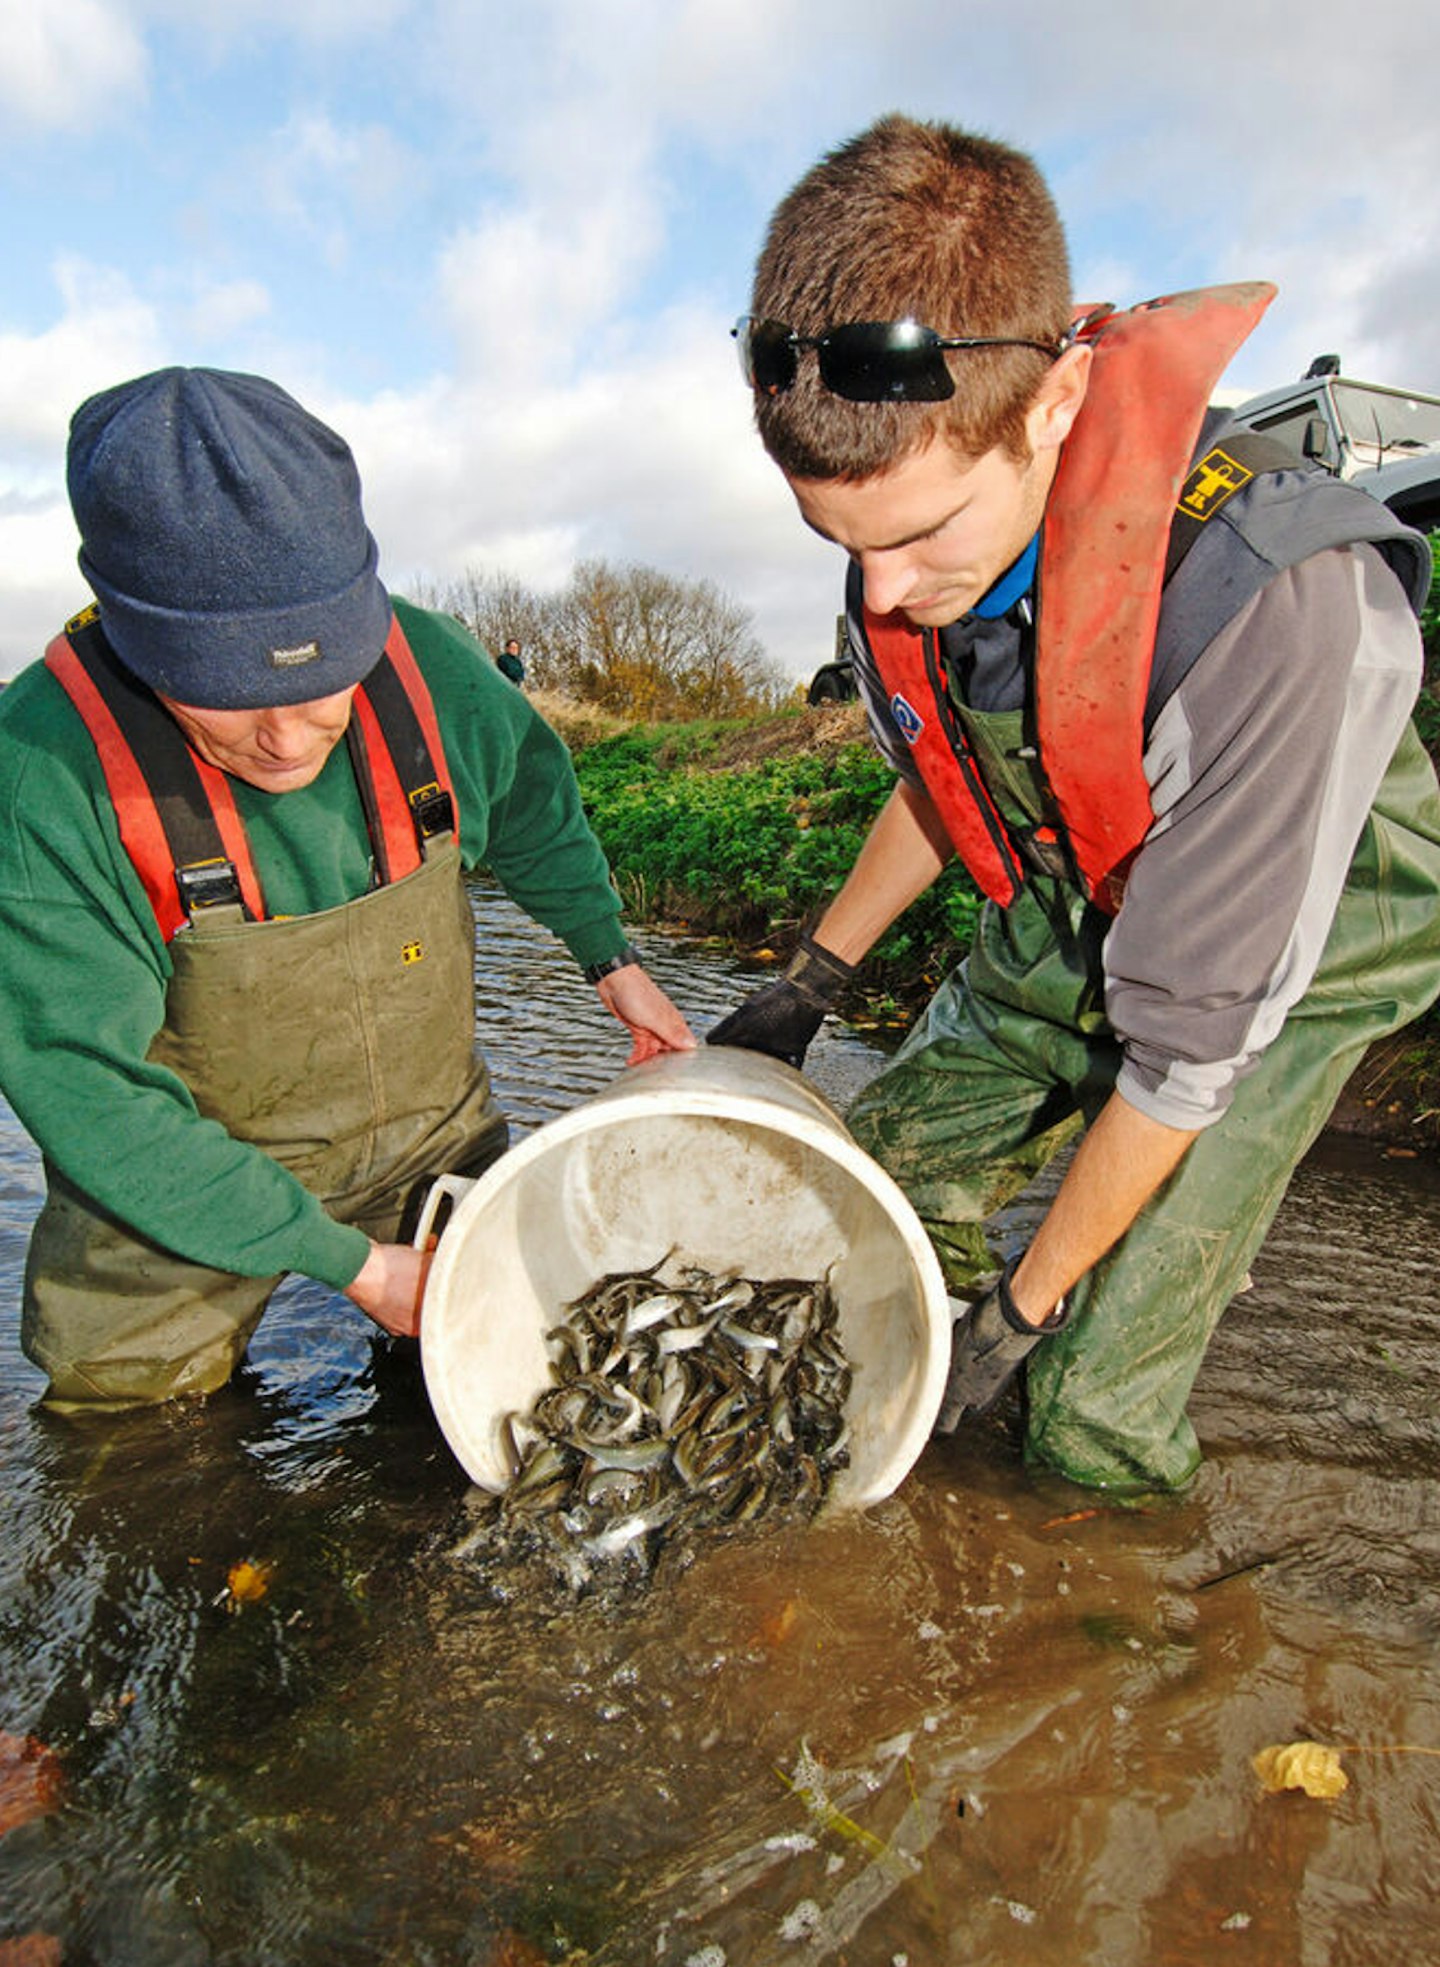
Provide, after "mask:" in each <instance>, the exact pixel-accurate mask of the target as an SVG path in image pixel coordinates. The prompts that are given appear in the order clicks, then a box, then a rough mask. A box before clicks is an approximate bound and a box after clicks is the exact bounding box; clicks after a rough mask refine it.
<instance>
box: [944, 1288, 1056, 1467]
mask: <svg viewBox="0 0 1440 1967" xmlns="http://www.w3.org/2000/svg"><path fill="white" fill-rule="evenodd" d="M1023 1255H1024V1252H1023V1251H1022V1252H1021V1256H1023ZM1019 1263H1020V1257H1012V1258H1011V1259H1010V1261H1009V1263H1007V1264H1006V1266H1005V1268H1004V1269H1003V1270H1002V1271H1001V1273H1000V1275H999V1277H997V1278H996V1280H995V1282H994V1284H993V1285H992V1286H991V1288H990V1289H989V1290H988V1291H987V1292H986V1293H985V1295H984V1297H983V1298H980V1299H977V1301H976V1302H975V1303H974V1304H957V1303H956V1300H955V1299H953V1298H952V1299H951V1303H952V1304H953V1305H955V1325H954V1329H953V1331H952V1333H951V1336H950V1377H949V1379H948V1380H947V1381H946V1382H945V1397H944V1399H943V1400H942V1401H941V1402H940V1416H939V1419H938V1420H937V1421H936V1423H935V1432H936V1434H953V1433H954V1432H955V1430H956V1428H957V1427H958V1426H959V1425H960V1423H961V1421H963V1420H967V1419H969V1418H970V1416H971V1415H974V1414H988V1413H989V1411H990V1409H991V1408H992V1407H993V1406H994V1405H995V1402H996V1401H997V1400H998V1399H999V1398H1000V1396H1001V1394H1002V1393H1003V1392H1004V1391H1005V1389H1006V1387H1007V1386H1009V1384H1010V1382H1011V1380H1013V1379H1014V1377H1015V1375H1016V1373H1018V1372H1019V1370H1020V1367H1021V1365H1022V1364H1023V1362H1024V1361H1025V1359H1026V1358H1028V1356H1029V1355H1030V1354H1031V1353H1032V1352H1033V1351H1034V1350H1035V1348H1036V1346H1037V1345H1039V1343H1040V1341H1041V1340H1042V1339H1044V1338H1048V1337H1049V1336H1050V1334H1051V1333H1052V1332H1058V1331H1059V1330H1060V1328H1061V1326H1062V1325H1064V1324H1065V1323H1066V1321H1067V1320H1068V1319H1069V1316H1070V1307H1069V1304H1068V1303H1067V1302H1066V1300H1065V1299H1064V1298H1062V1299H1061V1300H1060V1302H1059V1304H1058V1305H1056V1307H1055V1309H1054V1311H1052V1312H1051V1314H1050V1316H1049V1317H1048V1318H1047V1319H1046V1320H1045V1323H1044V1324H1043V1325H1032V1324H1031V1323H1030V1322H1029V1320H1028V1319H1025V1318H1022V1317H1021V1315H1020V1312H1019V1310H1018V1309H1017V1307H1016V1304H1015V1300H1014V1298H1012V1297H1011V1295H1010V1279H1011V1278H1012V1277H1013V1276H1014V1275H1015V1272H1016V1269H1017V1268H1018V1266H1019Z"/></svg>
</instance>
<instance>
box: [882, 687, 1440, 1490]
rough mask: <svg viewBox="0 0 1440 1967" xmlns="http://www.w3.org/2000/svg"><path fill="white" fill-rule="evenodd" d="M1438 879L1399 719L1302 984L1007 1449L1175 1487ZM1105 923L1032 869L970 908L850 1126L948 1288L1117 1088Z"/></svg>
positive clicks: (1414, 1004) (1114, 1264) (1428, 971)
mask: <svg viewBox="0 0 1440 1967" xmlns="http://www.w3.org/2000/svg"><path fill="white" fill-rule="evenodd" d="M962 715H963V718H964V722H965V725H966V729H967V734H968V736H969V738H970V742H971V744H972V746H973V747H974V749H975V752H976V757H977V762H978V763H979V764H980V767H981V770H982V771H983V773H984V775H985V779H986V783H987V786H988V787H989V789H990V792H991V796H992V797H993V798H994V799H995V801H996V804H997V806H999V807H1000V809H1001V810H1002V812H1003V813H1004V814H1005V817H1006V819H1007V820H1008V821H1009V822H1010V823H1011V825H1012V826H1014V825H1017V824H1018V825H1020V826H1022V827H1025V826H1034V825H1036V824H1039V823H1042V822H1047V821H1048V820H1049V819H1050V818H1051V814H1050V812H1049V810H1048V801H1047V799H1046V796H1045V793H1044V790H1043V786H1042V783H1041V781H1040V778H1039V774H1038V768H1037V767H1036V766H1035V765H1034V764H1033V763H1032V762H1031V761H1030V760H1029V759H1028V758H1026V757H1025V756H1023V755H1022V751H1023V746H1024V740H1023V735H1022V729H1021V724H1022V718H1021V713H1020V712H1007V713H992V714H989V715H982V714H980V713H977V712H974V711H971V710H968V709H967V710H965V711H964V712H963V713H962ZM1437 892H1440V799H1437V796H1436V790H1435V779H1434V774H1433V771H1432V769H1431V767H1430V764H1429V761H1428V759H1427V758H1426V756H1425V754H1424V751H1423V749H1422V747H1421V745H1420V742H1419V739H1418V738H1417V737H1416V735H1415V732H1414V729H1413V727H1409V728H1407V730H1406V733H1405V735H1404V737H1403V738H1402V740H1401V743H1400V745H1399V747H1398V749H1397V751H1396V753H1395V756H1394V758H1393V760H1392V761H1391V765H1390V768H1389V770H1388V772H1387V773H1386V776H1385V779H1384V782H1383V783H1382V785H1381V788H1380V791H1379V793H1378V794H1377V795H1376V798H1375V802H1374V805H1373V807H1372V810H1371V813H1370V816H1369V818H1368V819H1367V821H1366V824H1365V829H1364V831H1363V833H1362V834H1361V837H1360V842H1359V845H1358V846H1357V848H1356V850H1355V854H1354V856H1353V858H1352V861H1351V864H1350V871H1349V874H1348V876H1347V879H1346V883H1345V887H1344V890H1343V892H1342V895H1341V898H1340V904H1339V908H1338V910H1337V912H1336V916H1335V920H1334V923H1333V925H1332V927H1331V931H1330V935H1329V937H1328V939H1327V941H1326V945H1325V950H1324V953H1323V955H1322V957H1321V960H1320V965H1319V968H1318V970H1317V972H1316V975H1315V977H1314V979H1313V981H1312V983H1311V985H1310V988H1309V990H1308V991H1307V992H1306V994H1305V996H1304V997H1303V998H1302V999H1301V1001H1300V1002H1299V1003H1298V1004H1297V1005H1296V1006H1295V1007H1294V1009H1293V1010H1292V1011H1291V1012H1290V1014H1289V1016H1288V1017H1287V1018H1286V1020H1285V1023H1284V1025H1283V1026H1282V1028H1281V1030H1280V1032H1279V1033H1278V1034H1277V1036H1276V1037H1275V1039H1274V1040H1273V1041H1272V1043H1271V1044H1270V1045H1269V1046H1268V1047H1267V1049H1266V1050H1265V1052H1264V1053H1263V1055H1262V1057H1261V1059H1260V1061H1259V1064H1258V1065H1257V1066H1256V1068H1255V1070H1254V1071H1253V1072H1251V1073H1250V1074H1249V1075H1248V1076H1247V1077H1246V1078H1244V1079H1242V1080H1241V1081H1240V1083H1239V1085H1238V1087H1237V1089H1236V1093H1235V1098H1234V1101H1233V1103H1232V1104H1231V1106H1230V1108H1229V1110H1228V1111H1227V1112H1226V1114H1225V1117H1224V1119H1223V1120H1222V1121H1221V1122H1220V1123H1219V1124H1218V1125H1217V1126H1214V1127H1210V1128H1207V1129H1206V1130H1205V1131H1204V1132H1203V1133H1201V1134H1200V1135H1199V1136H1198V1138H1197V1139H1196V1140H1195V1142H1194V1143H1193V1144H1192V1146H1191V1147H1190V1149H1189V1151H1188V1152H1187V1154H1186V1155H1185V1158H1184V1160H1183V1161H1182V1162H1181V1163H1180V1166H1179V1167H1178V1169H1177V1170H1176V1171H1175V1173H1174V1174H1173V1175H1171V1177H1170V1178H1169V1180H1168V1181H1167V1182H1166V1183H1165V1184H1164V1186H1163V1187H1162V1188H1161V1189H1160V1190H1159V1191H1158V1192H1157V1194H1156V1195H1155V1196H1153V1197H1152V1198H1151V1200H1150V1202H1149V1203H1148V1204H1147V1205H1146V1207H1145V1208H1144V1209H1143V1210H1142V1211H1141V1213H1140V1215H1139V1216H1138V1217H1137V1219H1136V1221H1135V1222H1134V1224H1133V1225H1132V1226H1131V1228H1130V1229H1129V1231H1128V1232H1127V1233H1126V1235H1125V1236H1124V1237H1123V1238H1122V1239H1121V1241H1120V1242H1119V1243H1117V1244H1116V1245H1115V1247H1114V1248H1113V1249H1112V1250H1111V1251H1110V1253H1109V1255H1108V1256H1106V1257H1104V1258H1102V1260H1101V1261H1100V1262H1099V1263H1098V1264H1096V1265H1095V1267H1094V1268H1093V1269H1092V1270H1090V1271H1089V1272H1088V1273H1087V1274H1086V1275H1085V1276H1084V1277H1083V1278H1082V1279H1081V1280H1080V1282H1079V1283H1078V1284H1077V1285H1076V1286H1075V1289H1074V1290H1073V1292H1072V1293H1071V1294H1070V1299H1071V1304H1072V1306H1073V1311H1072V1315H1071V1318H1070V1321H1069V1323H1068V1325H1067V1326H1066V1327H1065V1328H1064V1330H1063V1331H1061V1332H1059V1333H1057V1334H1056V1335H1055V1336H1054V1337H1053V1338H1050V1339H1047V1340H1046V1341H1045V1342H1044V1344H1043V1345H1041V1346H1038V1347H1037V1348H1036V1350H1035V1351H1034V1352H1033V1353H1032V1354H1031V1356H1030V1359H1029V1361H1028V1364H1027V1369H1026V1437H1025V1451H1026V1458H1027V1460H1029V1461H1031V1462H1032V1463H1035V1464H1037V1465H1039V1466H1042V1467H1045V1468H1049V1469H1053V1470H1058V1471H1059V1472H1060V1473H1061V1474H1062V1475H1065V1476H1068V1477H1069V1478H1070V1479H1071V1480H1072V1481H1076V1482H1081V1483H1085V1484H1087V1485H1090V1486H1095V1487H1104V1488H1114V1489H1119V1490H1132V1491H1133V1490H1138V1489H1152V1488H1163V1489H1171V1488H1178V1487H1180V1486H1182V1485H1183V1484H1184V1483H1185V1482H1186V1481H1188V1479H1189V1478H1190V1477H1191V1476H1192V1475H1193V1474H1194V1472H1195V1469H1196V1468H1197V1466H1198V1465H1199V1461H1200V1449H1199V1444H1198V1442H1197V1440H1196V1437H1195V1432H1194V1429H1193V1428H1192V1426H1191V1424H1190V1421H1189V1419H1188V1417H1187V1415H1186V1412H1185V1406H1186V1402H1187V1400H1188V1398H1189V1395H1190V1390H1191V1387H1192V1385H1193V1384H1194V1380H1195V1375H1196V1373H1197V1372H1198V1370H1199V1366H1200V1362H1201V1359H1202V1358H1203V1356H1204V1353H1205V1348H1206V1346H1207V1344H1208V1343H1209V1340H1210V1337H1211V1334H1212V1333H1213V1331H1214V1329H1215V1326H1216V1324H1217V1323H1218V1322H1219V1319H1220V1315H1221V1313H1222V1312H1223V1311H1224V1309H1225V1307H1226V1305H1227V1304H1228V1303H1229V1302H1230V1299H1231V1298H1232V1297H1233V1296H1234V1295H1235V1293H1236V1291H1237V1290H1238V1289H1239V1288H1240V1286H1241V1284H1242V1282H1243V1280H1244V1277H1245V1273H1246V1271H1247V1269H1248V1268H1249V1265H1250V1263H1251V1260H1252V1259H1253V1257H1254V1255H1255V1253H1256V1251H1257V1250H1258V1248H1259V1246H1260V1244H1261V1242H1262V1241H1263V1239H1264V1236H1265V1233H1266V1231H1267V1229H1268V1228H1269V1226H1270V1223H1271V1221H1272V1219H1273V1217H1274V1215H1275V1211H1276V1209H1277V1208H1278V1207H1279V1205H1280V1202H1281V1199H1282V1197H1283V1196H1284V1193H1285V1189H1286V1187H1287V1185H1288V1183H1289V1179H1290V1174H1291V1171H1292V1170H1293V1168H1294V1166H1295V1164H1296V1162H1297V1161H1298V1160H1299V1159H1300V1157H1301V1155H1302V1154H1304V1152H1305V1150H1306V1149H1307V1148H1308V1147H1309V1146H1310V1145H1311V1143H1312V1142H1313V1141H1314V1139H1315V1137H1316V1135H1317V1134H1318V1133H1319V1132H1320V1129H1321V1128H1322V1127H1323V1125H1324V1124H1325V1121H1326V1119H1327V1118H1328V1117H1329V1114H1330V1112H1331V1110H1332V1108H1333V1107H1334V1104H1335V1102H1336V1100H1337V1099H1338V1098H1339V1095H1340V1092H1341V1089H1342V1088H1343V1086H1344V1084H1345V1081H1346V1080H1347V1079H1348V1078H1349V1076H1350V1074H1351V1073H1352V1072H1353V1071H1354V1069H1355V1067H1356V1066H1357V1065H1358V1064H1359V1062H1360V1059H1361V1057H1362V1055H1363V1053H1364V1051H1365V1049H1366V1047H1367V1046H1368V1045H1370V1044H1371V1043H1373V1042H1374V1040H1376V1039H1377V1038H1380V1037H1383V1036H1385V1035H1386V1034H1387V1033H1389V1032H1391V1031H1395V1030H1398V1029H1399V1028H1400V1027H1401V1026H1402V1025H1404V1024H1406V1023H1407V1022H1409V1020H1410V1019H1412V1018H1414V1017H1416V1016H1418V1014H1419V1013H1420V1012H1421V1011H1422V1010H1424V1009H1425V1008H1426V1006H1427V1005H1428V1004H1429V1002H1430V1001H1431V1000H1432V999H1433V997H1434V995H1435V987H1436V951H1437V934H1440V928H1437V905H1436V895H1437ZM1107 927H1108V921H1107V919H1106V918H1105V917H1104V916H1103V915H1102V914H1101V912H1100V911H1099V909H1098V908H1097V907H1096V906H1095V905H1094V904H1092V903H1089V902H1087V901H1086V899H1085V897H1084V895H1083V893H1082V891H1081V888H1080V886H1079V884H1078V882H1077V881H1076V880H1074V879H1073V878H1072V877H1069V876H1067V875H1065V874H1044V873H1036V872H1034V871H1032V872H1031V874H1030V877H1029V878H1028V879H1027V880H1026V881H1025V883H1024V885H1023V887H1022V888H1021V889H1020V891H1019V893H1018V895H1017V896H1016V897H1015V899H1014V901H1013V902H1012V903H1011V905H1010V906H1009V907H1008V908H1003V909H1002V908H1000V907H999V906H998V905H997V904H996V903H995V902H993V901H991V902H987V903H986V904H985V906H984V908H983V910H982V913H981V918H980V924H979V928H978V930H977V933H976V937H975V942H974V945H973V947H972V949H971V951H970V953H969V955H968V956H967V958H966V959H965V961H964V962H963V963H962V964H961V965H960V966H959V968H958V969H956V970H955V971H954V972H952V974H951V975H950V976H949V977H948V978H947V979H946V980H945V982H944V983H943V984H942V985H941V986H940V989H939V990H938V991H937V992H936V995H935V997H934V998H933V999H932V1001H931V1003H930V1005H929V1006H928V1008H927V1009H926V1011H925V1013H924V1014H923V1016H922V1017H921V1019H920V1022H919V1023H918V1024H917V1025H916V1026H915V1028H914V1030H913V1031H912V1032H911V1033H910V1035H909V1036H908V1038H907V1039H906V1041H905V1043H904V1045H903V1046H902V1047H901V1049H900V1051H899V1052H898V1053H897V1054H896V1056H895V1058H894V1060H893V1062H892V1063H891V1065H890V1066H889V1067H888V1068H887V1069H886V1071H885V1072H883V1073H882V1074H881V1075H880V1077H879V1078H878V1079H876V1080H875V1081H874V1082H873V1083H872V1084H871V1085H870V1086H869V1087H868V1088H867V1089H866V1090H865V1091H864V1092H863V1093H862V1094H861V1095H860V1097H859V1099H858V1100H857V1101H856V1103H855V1105H854V1106H853V1107H852V1108H851V1109H850V1112H849V1113H848V1114H847V1116H846V1118H847V1124H848V1125H849V1127H850V1129H851V1131H852V1132H853V1134H854V1135H855V1137H856V1139H857V1140H858V1141H859V1142H860V1144H861V1145H862V1146H863V1147H865V1148H867V1149H868V1150H869V1152H870V1153H871V1154H873V1155H874V1156H875V1158H876V1159H877V1160H878V1161H879V1162H880V1163H881V1165H882V1166H883V1167H885V1168H886V1169H887V1170H888V1172H889V1173H890V1174H891V1175H892V1176H893V1177H894V1178H895V1180H896V1181H898V1182H899V1184H900V1186H901V1187H902V1188H903V1189H904V1191H905V1193H906V1194H907V1196H908V1197H909V1198H910V1200H911V1202H912V1203H913V1204H914V1206H915V1208H916V1210H917V1212H918V1213H919V1215H920V1216H921V1218H922V1220H923V1221H924V1223H925V1226H926V1229H927V1231H928V1232H929V1234H930V1237H931V1239H932V1241H933V1242H934V1244H935V1247H936V1250H937V1252H938V1254H939V1256H940V1260H941V1264H942V1267H943V1268H944V1270H945V1272H946V1275H947V1279H948V1281H949V1283H950V1286H951V1288H952V1290H955V1289H960V1290H964V1289H966V1288H968V1287H969V1286H971V1285H973V1283H974V1282H975V1280H976V1278H977V1277H978V1276H980V1275H981V1274H983V1273H984V1272H987V1271H993V1270H994V1269H995V1268H997V1258H996V1256H995V1255H992V1254H991V1253H990V1251H989V1250H988V1248H987V1245H986V1242H985V1236H984V1231H983V1228H982V1224H983V1222H984V1219H985V1218H986V1217H987V1216H989V1215H991V1214H992V1213H993V1212H994V1211H995V1210H997V1209H999V1208H1001V1207H1002V1206H1003V1205H1004V1204H1005V1203H1006V1202H1007V1201H1009V1200H1011V1199H1012V1198H1013V1197H1014V1196H1015V1195H1016V1194H1018V1192H1019V1191H1020V1190H1021V1189H1022V1188H1023V1187H1024V1186H1025V1185H1026V1183H1027V1182H1029V1181H1030V1180H1031V1179H1032V1177H1033V1176H1034V1175H1035V1174H1036V1173H1037V1172H1038V1171H1039V1169H1040V1168H1041V1167H1043V1166H1044V1165H1045V1163H1046V1162H1047V1161H1049V1160H1050V1158H1051V1157H1052V1156H1053V1155H1054V1154H1055V1153H1056V1151H1057V1150H1058V1149H1059V1148H1060V1147H1061V1146H1063V1145H1064V1144H1065V1142H1066V1141H1067V1140H1069V1139H1070V1138H1071V1137H1072V1136H1073V1135H1074V1134H1075V1133H1076V1132H1077V1131H1078V1130H1079V1128H1080V1126H1081V1125H1082V1124H1083V1123H1084V1122H1085V1121H1086V1120H1088V1119H1090V1118H1093V1116H1094V1114H1095V1113H1096V1112H1097V1111H1098V1110H1099V1108H1100V1106H1101V1105H1103V1103H1104V1101H1105V1099H1106V1098H1107V1097H1108V1095H1109V1093H1110V1091H1111V1090H1112V1088H1113V1085H1114V1081H1115V1077H1116V1074H1117V1072H1118V1070H1119V1066H1120V1047H1119V1044H1118V1042H1117V1040H1116V1039H1115V1037H1114V1035H1113V1033H1112V1032H1111V1031H1110V1029H1109V1026H1108V1025H1107V1023H1106V1021H1105V1015H1104V1003H1103V979H1102V974H1101V949H1102V945H1103V941H1104V936H1105V931H1106V929H1107Z"/></svg>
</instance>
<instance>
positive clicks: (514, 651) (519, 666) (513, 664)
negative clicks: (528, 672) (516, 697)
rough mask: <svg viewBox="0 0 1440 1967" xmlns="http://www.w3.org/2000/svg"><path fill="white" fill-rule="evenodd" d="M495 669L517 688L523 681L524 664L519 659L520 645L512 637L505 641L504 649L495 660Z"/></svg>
mask: <svg viewBox="0 0 1440 1967" xmlns="http://www.w3.org/2000/svg"><path fill="white" fill-rule="evenodd" d="M495 667H496V668H497V669H498V670H499V672H500V674H501V675H502V676H508V677H509V678H510V681H511V682H512V683H514V684H516V685H517V686H518V685H520V684H522V683H523V682H524V681H525V664H524V663H523V661H522V660H521V657H520V644H519V643H518V642H517V641H516V640H515V637H514V636H513V635H512V636H510V637H509V638H508V639H507V641H506V643H505V647H504V648H503V649H502V650H501V651H500V654H499V655H498V656H497V657H496V658H495Z"/></svg>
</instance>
